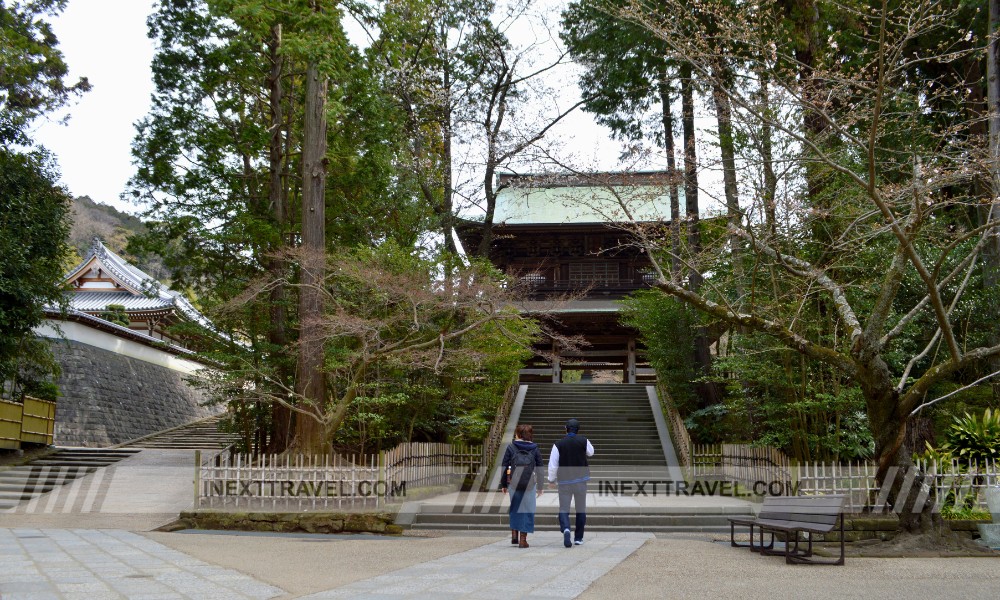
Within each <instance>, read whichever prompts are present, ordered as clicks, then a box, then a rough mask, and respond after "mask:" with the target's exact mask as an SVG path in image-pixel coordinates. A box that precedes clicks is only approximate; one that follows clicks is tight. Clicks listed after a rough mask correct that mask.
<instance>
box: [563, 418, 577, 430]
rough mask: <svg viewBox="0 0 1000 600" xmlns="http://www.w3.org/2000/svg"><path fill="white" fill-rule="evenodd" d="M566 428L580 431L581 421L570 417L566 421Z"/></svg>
mask: <svg viewBox="0 0 1000 600" xmlns="http://www.w3.org/2000/svg"><path fill="white" fill-rule="evenodd" d="M566 429H569V430H570V431H579V430H580V422H579V421H577V420H576V419H570V420H569V421H566Z"/></svg>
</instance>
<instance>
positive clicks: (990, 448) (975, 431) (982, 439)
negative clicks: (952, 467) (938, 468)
mask: <svg viewBox="0 0 1000 600" xmlns="http://www.w3.org/2000/svg"><path fill="white" fill-rule="evenodd" d="M944 445H945V449H946V450H948V451H949V452H950V453H951V454H952V455H953V456H954V457H955V458H958V459H960V460H963V461H971V462H973V463H975V464H977V465H982V466H986V465H987V464H989V463H991V462H994V461H996V460H998V459H1000V411H997V412H995V413H994V412H993V411H991V410H990V409H988V408H987V409H986V410H985V411H984V412H983V418H982V419H979V418H978V417H976V415H970V414H969V413H965V416H963V417H955V422H954V423H952V425H951V429H949V430H948V434H947V441H946V442H945V444H944Z"/></svg>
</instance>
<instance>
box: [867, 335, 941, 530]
mask: <svg viewBox="0 0 1000 600" xmlns="http://www.w3.org/2000/svg"><path fill="white" fill-rule="evenodd" d="M869 343H870V342H869ZM864 352H865V350H864V349H862V351H861V354H862V360H859V361H858V375H857V380H858V384H859V385H860V387H861V392H862V394H863V395H864V398H865V405H866V408H867V413H868V421H869V425H870V427H871V431H872V434H873V435H874V436H875V460H876V462H877V464H878V468H877V470H876V473H875V480H876V482H877V483H878V485H879V487H880V488H882V489H885V487H886V486H888V488H889V493H888V495H887V496H886V497H885V499H886V502H887V509H888V510H891V511H892V512H894V513H896V515H897V516H898V517H899V529H900V531H901V532H903V533H908V534H934V535H939V536H949V537H950V536H951V530H950V529H949V528H948V525H947V523H946V522H944V520H943V519H941V516H940V514H939V513H937V512H935V511H934V505H935V498H934V494H933V486H932V485H930V483H931V482H929V481H928V482H927V484H928V485H930V489H931V490H932V491H931V493H926V494H924V493H921V487H922V485H923V484H924V483H925V479H924V474H923V473H919V472H917V471H916V469H915V465H914V463H913V459H912V456H913V448H910V446H909V445H908V444H907V435H906V429H907V422H908V419H909V415H908V414H907V413H906V412H905V411H904V410H902V408H901V406H900V397H899V392H897V391H896V388H895V386H894V385H893V379H892V373H891V372H890V371H889V367H888V365H887V364H886V363H885V361H884V360H882V358H881V357H878V356H874V357H870V358H869V357H864ZM873 508H878V507H873Z"/></svg>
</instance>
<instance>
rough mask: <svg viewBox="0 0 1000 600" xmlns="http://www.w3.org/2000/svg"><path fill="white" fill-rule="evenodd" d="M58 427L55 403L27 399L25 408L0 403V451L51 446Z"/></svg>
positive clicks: (1, 401)
mask: <svg viewBox="0 0 1000 600" xmlns="http://www.w3.org/2000/svg"><path fill="white" fill-rule="evenodd" d="M55 425H56V403H55V402H50V401H48V400H39V399H38V398H32V397H30V396H29V397H25V399H24V404H19V403H17V402H10V401H9V400H0V448H5V449H13V450H16V449H18V448H20V447H21V444H23V443H28V444H46V445H51V444H52V440H53V435H54V433H55Z"/></svg>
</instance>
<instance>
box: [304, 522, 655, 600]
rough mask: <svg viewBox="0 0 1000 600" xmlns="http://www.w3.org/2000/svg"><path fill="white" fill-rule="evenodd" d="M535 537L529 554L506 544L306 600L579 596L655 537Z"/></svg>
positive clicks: (453, 555)
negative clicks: (574, 540) (574, 542)
mask: <svg viewBox="0 0 1000 600" xmlns="http://www.w3.org/2000/svg"><path fill="white" fill-rule="evenodd" d="M532 537H533V538H534V539H532V540H531V548H529V549H528V550H524V549H519V548H515V547H512V545H511V543H510V540H504V541H501V542H496V543H493V544H489V545H487V546H482V547H480V548H476V549H474V550H468V551H466V552H461V553H458V554H452V555H451V556H446V557H444V558H439V559H437V560H432V561H428V562H423V563H419V564H417V565H414V566H412V567H407V568H405V569H399V570H397V571H393V572H391V573H387V574H385V575H380V576H378V577H372V578H370V579H365V580H363V581H359V582H356V583H352V584H349V585H345V586H343V587H340V588H337V589H335V590H331V591H327V592H321V593H319V594H314V595H310V596H305V598H317V599H319V598H371V599H378V600H403V599H415V598H428V599H433V598H438V599H450V598H468V599H471V600H479V599H482V598H488V597H493V596H500V597H504V598H576V597H577V596H579V595H580V594H582V593H583V592H584V591H585V590H586V589H587V587H589V586H590V584H592V583H593V582H594V581H596V580H597V579H598V578H600V577H601V576H602V575H604V574H605V573H607V572H608V571H610V570H611V569H612V568H614V567H615V566H616V565H617V564H618V563H620V562H621V561H623V560H625V558H627V557H628V555H630V554H632V552H634V551H635V550H636V549H637V548H639V547H640V546H642V545H643V544H644V543H645V542H646V540H648V539H650V538H652V537H653V536H652V535H651V534H648V533H600V534H595V535H593V536H591V537H590V538H589V539H588V540H587V541H586V543H585V544H584V545H582V546H574V547H573V548H571V549H569V550H567V549H566V548H565V547H563V544H562V536H559V535H556V534H555V533H554V532H550V533H549V534H548V535H545V536H542V535H537V536H532Z"/></svg>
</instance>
